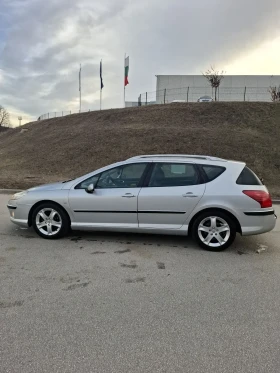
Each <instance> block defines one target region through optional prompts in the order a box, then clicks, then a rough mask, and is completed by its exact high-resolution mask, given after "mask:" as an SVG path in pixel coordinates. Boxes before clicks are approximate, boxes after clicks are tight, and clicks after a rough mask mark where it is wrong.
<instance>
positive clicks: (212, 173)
mask: <svg viewBox="0 0 280 373" xmlns="http://www.w3.org/2000/svg"><path fill="white" fill-rule="evenodd" d="M201 168H202V170H203V171H204V174H205V176H206V181H207V183H209V182H210V181H213V180H215V179H217V177H219V176H220V175H222V173H223V172H225V170H226V168H225V167H221V166H210V165H209V166H208V165H202V166H201Z"/></svg>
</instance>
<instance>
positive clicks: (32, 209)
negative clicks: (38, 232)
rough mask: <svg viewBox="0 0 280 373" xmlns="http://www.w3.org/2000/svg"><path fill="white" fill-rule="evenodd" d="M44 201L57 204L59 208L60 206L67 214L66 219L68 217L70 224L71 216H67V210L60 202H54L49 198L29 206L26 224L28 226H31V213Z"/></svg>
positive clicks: (67, 214)
mask: <svg viewBox="0 0 280 373" xmlns="http://www.w3.org/2000/svg"><path fill="white" fill-rule="evenodd" d="M45 203H51V204H52V205H56V206H58V207H59V208H61V209H62V210H63V211H64V212H65V214H66V216H67V217H68V219H69V223H70V224H71V218H70V216H69V213H68V212H67V210H66V209H65V208H64V207H63V206H61V204H60V203H57V202H54V201H51V200H42V201H39V202H36V203H35V204H34V205H33V206H32V207H31V209H30V211H29V214H28V226H29V227H31V226H32V215H33V212H34V211H35V209H36V208H37V207H38V206H40V205H43V204H45Z"/></svg>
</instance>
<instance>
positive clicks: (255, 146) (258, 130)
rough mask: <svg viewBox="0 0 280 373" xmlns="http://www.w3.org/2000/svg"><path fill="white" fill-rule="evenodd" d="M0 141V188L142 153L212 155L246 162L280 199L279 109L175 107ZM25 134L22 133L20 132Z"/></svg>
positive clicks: (72, 121) (44, 128)
mask: <svg viewBox="0 0 280 373" xmlns="http://www.w3.org/2000/svg"><path fill="white" fill-rule="evenodd" d="M22 128H23V129H26V130H27V131H21V130H17V129H15V130H13V131H5V132H2V133H1V134H0V157H1V158H0V160H1V161H0V188H16V187H18V188H25V187H30V186H33V185H36V184H38V183H39V184H40V183H44V182H51V181H55V180H63V179H68V178H72V177H76V176H80V175H83V174H84V173H87V172H90V171H92V170H94V169H96V168H99V167H101V166H104V165H107V164H109V163H112V162H115V161H119V160H123V159H126V158H128V157H131V156H134V155H137V154H151V153H185V154H208V155H213V156H218V157H224V158H228V159H236V160H243V161H246V162H247V164H248V165H249V166H250V167H252V168H253V170H255V172H257V173H258V174H259V175H260V176H262V177H263V178H264V179H265V182H266V184H267V186H268V187H269V188H270V190H271V191H272V194H273V195H274V196H280V187H279V185H280V157H279V153H280V105H279V104H275V103H240V102H230V103H229V102H228V103H221V102H219V103H210V104H209V103H191V104H185V103H176V104H175V103H174V104H169V105H154V106H147V107H141V108H129V109H112V110H104V111H101V112H98V111H97V112H89V113H83V114H76V115H71V116H66V117H63V118H54V119H49V120H44V121H39V122H33V123H29V124H26V125H25V126H23V127H22ZM22 128H21V129H22Z"/></svg>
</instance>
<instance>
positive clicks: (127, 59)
mask: <svg viewBox="0 0 280 373" xmlns="http://www.w3.org/2000/svg"><path fill="white" fill-rule="evenodd" d="M128 72H129V57H126V58H125V59H124V86H125V87H126V86H127V85H128V84H129V81H128Z"/></svg>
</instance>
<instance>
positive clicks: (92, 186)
mask: <svg viewBox="0 0 280 373" xmlns="http://www.w3.org/2000/svg"><path fill="white" fill-rule="evenodd" d="M86 192H87V193H89V194H92V193H93V192H94V184H89V185H88V186H87V187H86Z"/></svg>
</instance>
